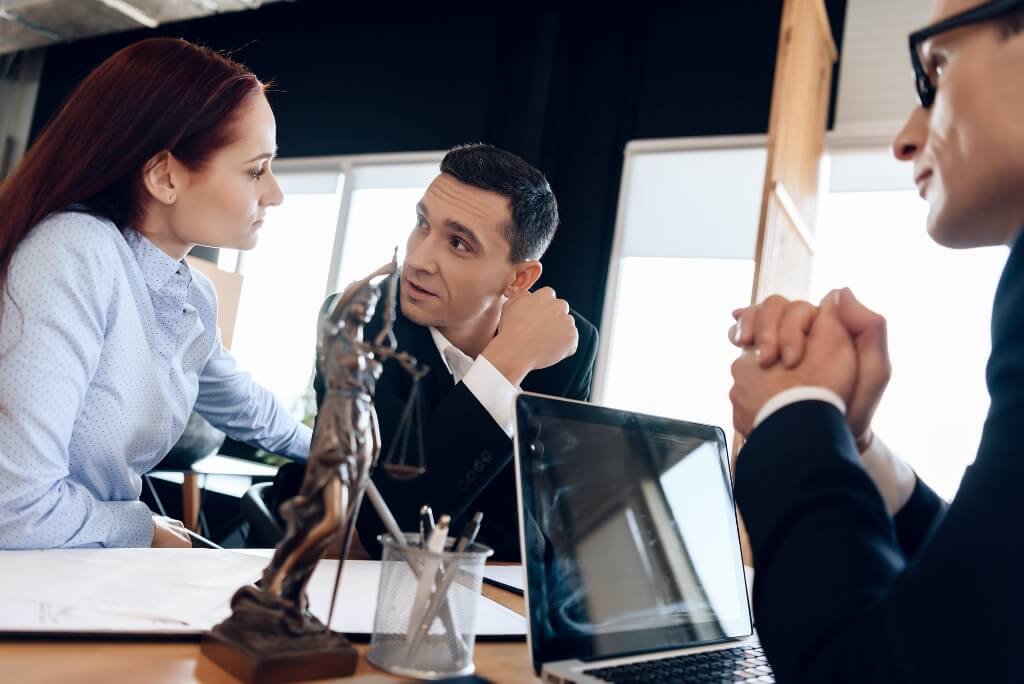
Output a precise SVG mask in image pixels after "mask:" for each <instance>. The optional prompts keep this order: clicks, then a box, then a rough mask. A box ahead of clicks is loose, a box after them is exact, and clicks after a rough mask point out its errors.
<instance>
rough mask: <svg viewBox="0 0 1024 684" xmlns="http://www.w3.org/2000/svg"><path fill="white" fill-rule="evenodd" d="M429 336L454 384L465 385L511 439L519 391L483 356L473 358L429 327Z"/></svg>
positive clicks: (435, 329)
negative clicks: (514, 410)
mask: <svg viewBox="0 0 1024 684" xmlns="http://www.w3.org/2000/svg"><path fill="white" fill-rule="evenodd" d="M430 336H431V337H432V338H433V340H434V344H435V345H436V346H437V352H438V353H439V354H440V355H441V360H442V361H443V362H444V367H445V368H447V369H448V372H449V373H451V376H452V379H454V380H455V384H456V385H457V384H459V383H460V382H461V383H463V384H464V385H465V386H466V388H467V389H468V390H469V391H470V392H472V393H473V396H474V397H476V400H477V401H479V402H480V404H481V405H483V407H484V408H485V409H486V410H487V413H489V414H490V415H491V418H493V419H494V422H495V423H497V424H498V427H500V428H501V429H502V430H503V431H504V432H505V434H506V435H508V436H509V437H511V436H512V429H513V426H514V424H515V421H514V419H513V405H514V404H515V400H516V396H517V395H518V394H519V392H521V391H522V390H520V388H518V387H516V386H515V385H513V384H512V383H511V382H509V381H508V378H506V377H505V376H504V375H502V374H501V371H499V370H498V369H497V368H495V367H494V365H493V364H491V362H490V361H488V360H487V357H485V356H484V355H483V354H481V355H479V356H477V357H476V359H472V358H470V357H469V356H468V355H467V354H465V353H464V352H463V351H462V350H461V349H459V348H458V347H456V346H455V345H454V344H452V343H451V342H450V341H449V340H448V338H447V337H445V336H444V335H442V334H441V331H440V330H438V329H437V328H433V327H432V328H430Z"/></svg>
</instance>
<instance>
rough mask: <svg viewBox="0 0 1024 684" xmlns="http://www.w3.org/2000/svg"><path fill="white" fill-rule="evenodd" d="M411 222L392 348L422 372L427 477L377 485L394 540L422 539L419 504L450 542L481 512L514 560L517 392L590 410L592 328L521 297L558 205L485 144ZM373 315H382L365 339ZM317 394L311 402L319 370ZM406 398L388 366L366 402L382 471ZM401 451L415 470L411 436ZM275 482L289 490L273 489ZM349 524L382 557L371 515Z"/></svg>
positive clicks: (447, 170) (457, 163)
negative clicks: (394, 525)
mask: <svg viewBox="0 0 1024 684" xmlns="http://www.w3.org/2000/svg"><path fill="white" fill-rule="evenodd" d="M415 221H416V225H415V227H414V228H413V231H412V233H411V234H410V236H409V240H408V244H407V250H406V256H405V260H404V263H403V264H402V269H401V272H400V277H399V285H398V286H399V301H400V307H399V309H400V310H399V311H398V317H397V320H396V322H395V326H394V332H395V336H396V338H397V340H398V347H399V349H401V350H402V351H405V352H408V353H410V354H412V355H413V356H414V357H416V359H417V360H418V361H419V362H420V363H421V364H426V365H427V366H429V367H430V369H431V371H430V373H429V374H428V375H427V376H426V377H425V378H424V379H423V380H422V381H420V385H421V386H420V389H419V392H420V401H421V407H422V415H423V442H424V451H425V458H426V463H425V465H426V472H425V473H424V474H422V475H420V476H418V477H416V478H414V479H410V480H397V479H392V478H391V477H390V476H389V475H388V474H387V473H386V472H385V471H384V469H383V468H382V467H378V468H377V469H376V471H375V472H374V474H373V481H374V482H375V483H376V485H377V487H378V489H379V490H380V492H381V494H382V495H383V497H384V500H385V501H386V502H387V503H388V505H389V507H390V508H391V511H392V512H393V513H394V516H395V518H396V520H397V521H398V524H399V526H400V527H401V528H402V529H403V530H407V531H416V530H417V529H419V510H420V508H421V507H422V506H423V505H425V504H426V505H429V506H431V508H432V509H433V511H434V513H435V515H440V514H442V513H447V514H449V515H451V516H452V526H453V529H454V530H455V532H456V533H457V532H458V531H459V530H461V528H462V525H463V524H464V522H465V521H466V520H468V519H469V518H470V517H472V515H473V514H474V513H475V512H477V511H481V512H483V514H484V524H483V527H482V529H481V532H480V536H479V537H478V539H479V540H480V541H481V542H483V543H485V544H487V545H489V546H491V547H493V548H494V549H495V558H496V559H500V560H517V559H518V558H519V534H518V523H517V511H518V505H517V502H516V488H515V474H514V469H513V467H512V465H511V460H512V439H511V437H512V426H513V404H514V401H515V396H516V394H517V393H518V390H519V389H520V388H521V389H523V390H526V391H532V392H541V393H544V394H551V395H556V396H562V397H567V398H570V399H578V400H587V399H589V398H590V385H591V380H592V378H593V368H594V360H595V358H596V355H597V330H596V329H595V328H594V326H593V325H591V324H590V323H588V322H587V321H586V320H585V319H584V318H583V317H582V316H580V315H579V314H577V313H576V312H574V311H572V310H571V309H570V308H569V305H568V303H566V302H565V301H564V300H561V299H558V298H557V297H556V295H555V292H554V291H553V290H552V289H551V288H541V289H538V290H536V291H531V288H532V287H533V286H534V284H535V283H536V282H537V279H538V278H539V277H540V275H541V271H542V266H541V262H540V258H541V256H542V255H543V253H544V251H545V249H546V248H547V246H548V244H550V242H551V239H552V238H553V237H554V234H555V229H556V227H557V225H558V208H557V203H556V201H555V196H554V194H553V193H552V192H551V188H550V186H549V185H548V182H547V180H546V179H545V178H544V176H543V174H541V173H540V172H539V171H538V170H536V169H535V168H533V167H532V166H530V165H529V164H527V163H526V162H525V161H523V160H522V159H520V158H519V157H517V156H515V155H513V154H511V153H509V152H505V151H503V150H499V149H497V148H494V147H492V146H489V145H466V146H462V147H457V148H455V149H453V150H451V151H450V152H449V153H448V155H447V156H446V157H445V158H444V160H443V161H442V162H441V173H440V175H439V176H438V177H437V178H436V179H434V181H433V182H432V183H431V185H430V187H429V188H427V191H426V193H425V194H424V196H423V199H422V200H421V201H420V202H419V203H418V204H417V206H416V212H415ZM329 303H330V298H329V299H328V301H327V302H325V304H324V306H325V307H326V306H328V305H329ZM382 315H383V311H382V308H381V309H378V311H377V314H376V317H375V319H374V321H373V322H371V323H370V324H369V325H368V326H367V328H366V335H367V337H368V338H372V337H373V336H374V335H376V333H377V331H378V330H379V329H380V324H381V317H382ZM314 384H315V387H316V389H317V397H318V403H319V398H320V396H321V395H322V389H323V388H322V378H321V376H320V374H319V372H318V373H317V376H316V380H315V383H314ZM411 389H412V382H411V379H410V377H409V375H408V374H407V373H406V372H405V371H403V370H402V369H401V368H400V367H398V365H397V364H394V363H388V364H386V365H385V367H384V371H383V374H382V376H381V378H380V381H379V382H378V384H377V390H376V399H375V405H376V408H377V416H378V419H379V422H380V430H381V454H382V460H383V458H384V457H385V456H386V455H387V454H388V452H389V450H390V449H391V447H392V445H393V444H394V443H395V437H396V434H397V433H398V428H399V421H400V418H401V415H402V412H403V410H404V408H405V406H406V404H407V402H408V399H409V395H410V391H411ZM408 444H409V449H408V457H409V458H411V459H415V456H416V435H415V432H413V434H412V435H411V437H410V439H409V442H408ZM399 449H400V447H399ZM281 479H284V478H281ZM289 479H291V480H292V484H291V485H290V486H289V487H287V489H290V488H291V487H297V485H296V484H295V483H294V482H295V480H296V479H297V477H296V475H295V474H294V471H293V474H292V476H291V478H289ZM278 485H279V491H280V490H281V489H284V488H285V487H283V486H282V482H281V480H279V482H278ZM279 496H284V494H279ZM357 527H358V530H359V537H360V540H361V541H362V543H363V546H364V547H365V548H366V549H367V550H368V551H369V553H370V554H371V555H372V556H377V555H379V553H380V545H379V543H378V542H377V540H376V538H377V535H379V534H381V533H383V532H384V531H385V530H384V527H383V524H382V523H381V521H380V519H379V517H378V516H377V513H376V511H374V510H373V508H372V507H371V506H370V505H368V504H364V505H363V507H362V510H361V511H360V513H359V517H358V521H357Z"/></svg>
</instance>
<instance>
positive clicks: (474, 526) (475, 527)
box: [455, 512, 484, 553]
mask: <svg viewBox="0 0 1024 684" xmlns="http://www.w3.org/2000/svg"><path fill="white" fill-rule="evenodd" d="M483 519H484V514H483V513H480V512H477V513H476V514H475V515H474V516H473V518H472V520H470V521H469V522H467V523H466V526H465V527H463V528H462V535H461V536H460V537H459V541H458V543H457V544H456V545H455V552H456V553H462V552H463V551H465V550H466V547H467V546H469V545H470V544H472V543H473V542H474V541H476V535H478V534H480V523H481V522H482V521H483Z"/></svg>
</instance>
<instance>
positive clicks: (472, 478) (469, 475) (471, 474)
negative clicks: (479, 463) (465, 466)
mask: <svg viewBox="0 0 1024 684" xmlns="http://www.w3.org/2000/svg"><path fill="white" fill-rule="evenodd" d="M466 479H467V480H469V481H470V482H476V471H475V470H469V471H467V472H466Z"/></svg>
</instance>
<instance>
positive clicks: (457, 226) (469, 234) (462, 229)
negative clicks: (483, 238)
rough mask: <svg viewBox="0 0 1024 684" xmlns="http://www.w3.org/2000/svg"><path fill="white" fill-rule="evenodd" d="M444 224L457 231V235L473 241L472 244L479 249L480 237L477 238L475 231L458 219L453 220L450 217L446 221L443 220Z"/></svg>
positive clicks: (480, 245)
mask: <svg viewBox="0 0 1024 684" xmlns="http://www.w3.org/2000/svg"><path fill="white" fill-rule="evenodd" d="M445 225H446V226H448V229H449V230H452V231H454V232H456V233H458V234H459V235H461V236H463V237H464V238H466V239H467V240H469V241H470V242H471V243H473V246H474V247H476V248H477V249H480V248H482V247H483V243H481V242H480V238H478V237H477V236H476V233H474V232H473V231H472V230H471V229H469V228H467V227H466V226H464V225H462V224H461V223H459V222H458V221H453V220H452V219H448V220H447V221H445Z"/></svg>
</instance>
